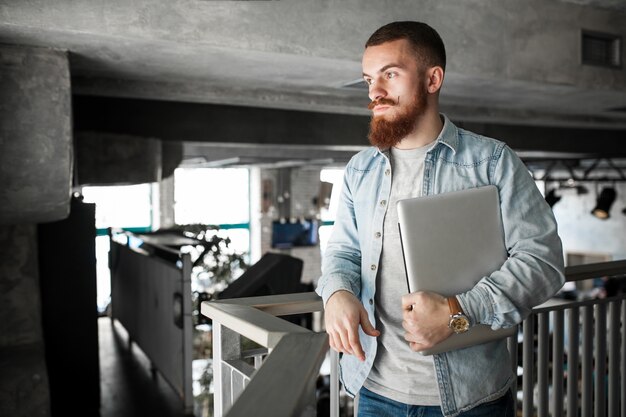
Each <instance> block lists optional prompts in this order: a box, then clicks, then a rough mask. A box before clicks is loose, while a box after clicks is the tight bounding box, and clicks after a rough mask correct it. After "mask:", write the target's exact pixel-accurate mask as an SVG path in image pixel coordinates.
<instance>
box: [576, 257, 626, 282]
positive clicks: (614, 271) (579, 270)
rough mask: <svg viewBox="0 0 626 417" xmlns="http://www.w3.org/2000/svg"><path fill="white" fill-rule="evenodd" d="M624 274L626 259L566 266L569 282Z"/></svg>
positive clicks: (625, 271) (625, 272)
mask: <svg viewBox="0 0 626 417" xmlns="http://www.w3.org/2000/svg"><path fill="white" fill-rule="evenodd" d="M623 274H626V259H622V260H618V261H611V262H600V263H593V264H585V265H574V266H568V267H566V268H565V280H566V281H568V282H569V281H582V280H584V279H589V278H599V277H603V276H615V275H623Z"/></svg>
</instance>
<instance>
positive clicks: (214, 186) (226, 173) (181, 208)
mask: <svg viewBox="0 0 626 417" xmlns="http://www.w3.org/2000/svg"><path fill="white" fill-rule="evenodd" d="M174 200H175V203H174V213H175V214H174V221H175V222H176V224H181V225H183V224H206V225H216V226H220V229H221V230H220V231H219V232H218V234H219V235H220V236H228V237H230V239H231V242H232V243H231V248H232V249H233V250H235V251H237V252H246V253H248V252H249V251H250V230H249V229H250V173H249V170H248V169H246V168H178V169H176V171H175V172H174Z"/></svg>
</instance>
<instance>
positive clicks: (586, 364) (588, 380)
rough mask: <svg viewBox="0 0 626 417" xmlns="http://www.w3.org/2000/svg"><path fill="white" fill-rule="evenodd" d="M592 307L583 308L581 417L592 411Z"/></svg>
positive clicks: (587, 416)
mask: <svg viewBox="0 0 626 417" xmlns="http://www.w3.org/2000/svg"><path fill="white" fill-rule="evenodd" d="M592 366H593V306H588V305H587V306H584V307H583V350H582V385H581V389H582V391H581V398H582V401H581V404H580V407H581V412H580V415H581V417H591V412H592V411H593V402H592V401H593V368H592Z"/></svg>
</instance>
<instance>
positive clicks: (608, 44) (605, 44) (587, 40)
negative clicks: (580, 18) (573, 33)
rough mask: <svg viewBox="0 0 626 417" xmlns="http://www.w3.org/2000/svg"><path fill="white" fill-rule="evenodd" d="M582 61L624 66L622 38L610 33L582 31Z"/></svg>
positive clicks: (609, 65) (604, 65) (591, 63)
mask: <svg viewBox="0 0 626 417" xmlns="http://www.w3.org/2000/svg"><path fill="white" fill-rule="evenodd" d="M582 63H583V64H588V65H600V66H603V67H611V68H621V67H622V38H621V37H620V36H617V35H611V34H609V33H601V32H592V31H587V30H583V31H582Z"/></svg>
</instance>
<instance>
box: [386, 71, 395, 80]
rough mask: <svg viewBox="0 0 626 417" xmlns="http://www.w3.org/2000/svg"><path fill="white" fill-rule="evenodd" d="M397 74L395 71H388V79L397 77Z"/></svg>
mask: <svg viewBox="0 0 626 417" xmlns="http://www.w3.org/2000/svg"><path fill="white" fill-rule="evenodd" d="M396 75H397V74H396V73H395V72H388V73H387V79H388V80H390V79H392V78H395V76H396Z"/></svg>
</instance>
